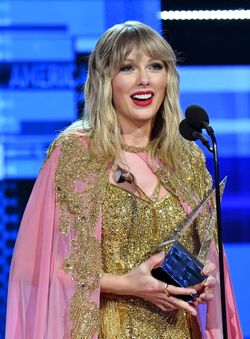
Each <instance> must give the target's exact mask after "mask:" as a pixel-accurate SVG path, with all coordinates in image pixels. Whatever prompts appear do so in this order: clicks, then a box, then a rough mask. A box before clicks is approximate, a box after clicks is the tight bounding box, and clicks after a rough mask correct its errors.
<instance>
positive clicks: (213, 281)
mask: <svg viewBox="0 0 250 339" xmlns="http://www.w3.org/2000/svg"><path fill="white" fill-rule="evenodd" d="M215 285H216V279H215V278H214V277H213V276H211V275H210V276H209V277H208V278H207V280H206V281H205V282H204V286H205V287H209V288H213V287H214V286H215Z"/></svg>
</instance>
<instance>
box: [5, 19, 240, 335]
mask: <svg viewBox="0 0 250 339" xmlns="http://www.w3.org/2000/svg"><path fill="white" fill-rule="evenodd" d="M85 99H86V108H85V115H84V118H83V122H77V123H75V124H73V125H72V126H70V127H69V128H68V129H66V130H65V131H64V132H63V133H62V134H61V135H60V136H59V137H58V138H57V139H56V141H55V142H54V143H53V145H52V146H51V148H50V150H49V153H48V157H47V160H46V162H45V164H44V165H43V168H42V170H41V172H40V174H39V177H38V179H37V182H36V184H35V187H34V190H33V192H32V195H31V198H30V200H29V203H28V205H27V208H26V211H25V214H24V217H23V220H22V225H21V228H20V232H19V236H18V240H17V243H16V247H15V253H14V257H13V262H12V269H11V275H10V288H9V305H8V321H7V339H10V338H18V339H24V338H25V339H28V338H36V339H40V338H70V337H71V338H92V337H94V338H97V336H99V338H107V339H109V338H110V339H111V338H201V337H202V328H201V326H200V322H199V317H198V315H197V309H196V307H195V305H197V304H199V303H203V302H205V303H206V302H208V301H210V300H211V299H212V298H213V287H214V285H215V278H213V276H212V272H213V270H214V264H212V263H208V264H207V265H205V267H204V270H203V271H204V274H205V275H207V276H208V278H207V279H206V281H205V282H204V283H202V284H201V285H200V286H199V287H198V290H199V293H200V295H199V297H197V298H196V299H195V300H194V303H193V304H192V303H187V302H185V301H183V300H181V299H179V298H178V295H179V294H182V295H183V294H185V295H190V294H193V293H196V289H195V288H193V287H190V288H178V287H175V286H172V285H167V284H166V283H164V282H162V281H160V280H157V279H155V278H153V276H152V275H151V270H152V269H153V268H155V267H157V266H159V265H160V264H161V262H162V261H163V259H164V253H162V252H160V253H158V252H159V251H157V248H158V246H159V245H160V243H161V241H162V240H164V239H165V238H166V237H167V236H169V235H170V234H171V232H172V231H173V230H174V228H175V227H176V225H178V224H179V223H180V222H181V221H182V220H183V219H184V218H185V215H186V213H188V212H189V211H190V209H191V208H193V207H194V206H196V204H197V203H198V202H199V201H200V200H201V199H202V198H203V196H204V195H205V194H206V193H207V192H208V191H209V190H210V186H211V180H210V176H209V175H208V173H207V171H206V168H205V165H204V157H203V155H202V154H201V151H200V150H199V149H198V148H197V147H195V146H194V145H193V144H191V143H189V142H186V141H184V140H183V139H182V138H181V137H180V136H179V132H178V125H179V122H180V119H181V113H180V108H179V102H178V100H179V97H178V74H177V71H176V67H175V56H174V53H173V51H172V49H171V47H170V46H169V45H168V43H167V42H166V41H164V39H163V38H162V37H161V36H160V35H158V34H157V33H156V32H155V31H154V30H152V29H151V28H149V27H148V26H146V25H144V24H141V23H138V22H126V23H124V24H121V25H116V26H114V27H112V28H111V29H109V30H108V31H107V32H106V33H105V34H104V35H103V36H102V37H101V38H100V40H99V41H98V43H97V45H96V47H95V49H94V51H93V52H92V54H91V56H90V59H89V73H88V78H87V82H86V86H85ZM182 242H183V243H184V245H185V246H186V247H187V248H188V249H189V250H190V251H192V252H194V253H196V252H197V249H198V246H199V242H200V233H199V229H198V226H197V223H196V224H194V225H192V227H190V229H188V231H187V233H186V234H185V235H184V236H183V239H182ZM215 256H216V254H215ZM212 302H213V301H211V303H212ZM232 310H233V313H232V314H233V316H232V317H233V320H234V321H235V323H236V324H237V321H238V318H237V314H235V312H234V309H232ZM213 312H214V314H216V312H215V309H214V310H213ZM10 320H11V323H10ZM213 324H214V322H213V321H210V323H209V327H210V328H209V329H208V330H207V334H208V335H211V337H213V338H220V337H219V336H217V335H220V334H218V333H220V332H218V331H219V329H218V328H219V327H218V326H217V327H216V328H215V327H213V326H214V325H213ZM216 331H217V332H216ZM212 333H213V334H212ZM214 333H216V334H214ZM238 337H239V338H240V336H238Z"/></svg>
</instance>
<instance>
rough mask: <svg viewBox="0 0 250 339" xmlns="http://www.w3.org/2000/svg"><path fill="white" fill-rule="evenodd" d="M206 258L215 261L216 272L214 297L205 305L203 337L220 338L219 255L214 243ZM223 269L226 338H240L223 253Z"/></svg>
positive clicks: (237, 318)
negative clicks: (205, 315)
mask: <svg viewBox="0 0 250 339" xmlns="http://www.w3.org/2000/svg"><path fill="white" fill-rule="evenodd" d="M208 259H209V260H210V261H212V262H213V263H215V265H216V269H217V274H216V281H217V284H216V286H215V290H214V295H215V297H214V299H213V300H212V301H210V302H209V303H208V305H207V317H206V329H205V333H206V336H205V338H207V339H221V338H223V330H222V318H221V302H220V301H221V299H220V298H221V297H220V283H219V279H220V278H219V257H218V252H217V249H216V247H215V244H214V243H212V244H211V247H210V251H209V253H208ZM224 271H225V274H224V275H225V293H226V308H227V331H228V339H242V338H243V335H242V331H241V326H240V320H239V317H238V312H237V307H236V303H235V299H234V293H233V288H232V283H231V279H230V274H229V268H228V264H227V259H226V256H225V254H224Z"/></svg>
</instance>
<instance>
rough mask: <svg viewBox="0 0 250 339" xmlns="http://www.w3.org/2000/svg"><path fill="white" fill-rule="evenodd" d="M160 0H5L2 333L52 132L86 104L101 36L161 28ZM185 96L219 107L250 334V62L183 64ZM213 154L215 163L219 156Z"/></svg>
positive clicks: (230, 224) (242, 304)
mask: <svg viewBox="0 0 250 339" xmlns="http://www.w3.org/2000/svg"><path fill="white" fill-rule="evenodd" d="M159 11H160V1H157V0H141V1H140V5H138V1H134V0H130V1H128V0H127V1H123V0H120V1H119V0H106V1H104V0H95V1H91V0H89V1H87V0H82V1H79V0H78V1H77V0H76V1H74V0H68V1H66V0H62V1H60V0H52V1H51V0H50V1H49V0H42V1H39V0H36V1H30V0H26V1H25V0H23V1H22V0H19V1H14V0H13V1H6V0H1V3H0V61H1V63H0V199H1V204H0V338H3V337H4V323H5V308H6V298H7V278H8V272H9V265H10V261H11V256H12V251H13V246H14V243H15V239H16V234H17V231H18V227H19V222H20V218H21V216H22V213H23V210H24V207H25V204H26V202H27V199H28V196H29V194H30V191H31V189H32V186H33V183H34V180H35V178H36V176H37V173H38V171H39V168H40V166H41V164H42V162H43V159H44V156H45V151H46V149H47V147H48V146H49V144H50V142H51V141H52V140H53V138H54V137H55V136H56V134H57V133H59V132H60V130H61V129H63V128H64V127H65V126H66V125H68V124H70V123H71V122H72V121H74V120H75V119H77V117H78V116H79V114H81V112H82V109H83V104H84V97H83V91H82V87H83V84H84V81H85V78H86V70H87V56H88V54H89V52H90V51H91V49H92V48H93V46H94V44H95V42H96V40H97V39H98V37H99V36H100V35H101V34H102V33H103V32H104V31H105V30H106V29H107V28H108V27H110V26H112V25H113V24H115V23H119V22H123V21H125V20H133V19H135V20H140V21H143V22H145V23H147V24H149V25H151V26H152V27H154V28H155V29H157V30H158V31H160V30H161V22H160V20H159V19H158V18H159ZM179 72H180V79H181V81H180V85H181V86H180V87H181V105H182V108H183V111H184V110H185V108H186V107H187V106H188V105H190V104H199V105H201V106H203V107H204V108H205V109H206V110H207V112H208V113H209V116H210V119H211V124H212V126H213V127H214V129H215V131H216V135H217V138H218V145H219V156H220V169H221V177H223V176H225V175H228V183H227V187H226V190H225V193H224V197H223V203H222V207H223V235H224V242H225V245H226V250H227V254H228V259H229V263H230V266H231V272H232V278H233V285H234V288H235V293H236V300H237V304H238V308H239V312H240V318H241V322H242V326H243V330H244V336H245V338H247V337H250V324H249V321H248V320H247V317H248V311H247V306H248V305H247V303H248V301H249V300H250V295H249V292H247V291H246V289H245V284H244V282H245V281H246V280H248V279H249V277H250V268H249V265H248V261H247V258H249V257H250V245H249V243H250V233H249V231H248V227H249V222H250V208H249V207H250V179H249V175H248V169H249V165H250V147H249V145H250V116H249V111H250V67H248V66H237V65H235V66H230V67H229V66H220V67H215V66H192V67H188V66H185V67H184V66H182V67H181V66H180V67H179ZM204 152H205V153H206V155H207V159H208V160H207V162H208V167H209V168H210V170H211V172H212V173H213V167H212V159H211V156H210V154H207V153H208V152H207V151H206V150H204ZM247 293H248V295H247Z"/></svg>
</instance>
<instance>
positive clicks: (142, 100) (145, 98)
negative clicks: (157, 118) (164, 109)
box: [131, 91, 154, 107]
mask: <svg viewBox="0 0 250 339" xmlns="http://www.w3.org/2000/svg"><path fill="white" fill-rule="evenodd" d="M153 97H154V92H153V91H138V92H135V93H133V94H132V95H131V99H132V101H133V103H134V104H135V105H136V106H140V107H145V106H149V105H151V103H152V101H153Z"/></svg>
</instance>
